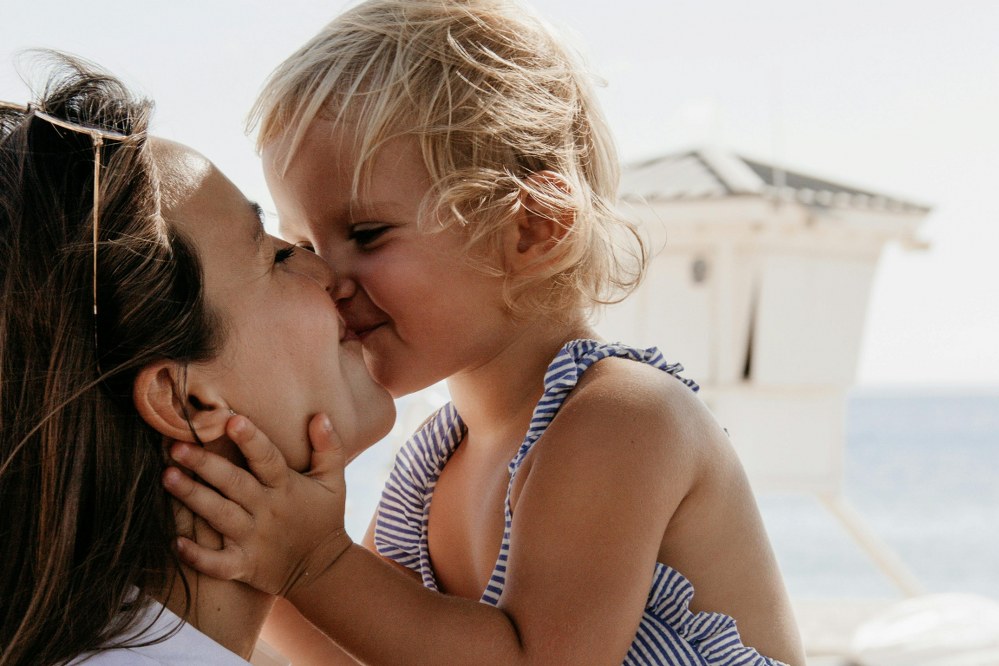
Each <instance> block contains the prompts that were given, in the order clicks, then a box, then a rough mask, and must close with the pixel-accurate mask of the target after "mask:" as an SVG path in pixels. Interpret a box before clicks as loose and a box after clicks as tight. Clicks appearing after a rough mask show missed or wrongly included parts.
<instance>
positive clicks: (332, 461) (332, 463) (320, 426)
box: [309, 414, 347, 485]
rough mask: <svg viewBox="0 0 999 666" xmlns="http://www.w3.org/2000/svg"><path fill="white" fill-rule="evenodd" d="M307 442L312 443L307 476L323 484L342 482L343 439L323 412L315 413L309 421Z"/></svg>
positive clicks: (344, 455) (343, 464)
mask: <svg viewBox="0 0 999 666" xmlns="http://www.w3.org/2000/svg"><path fill="white" fill-rule="evenodd" d="M309 442H310V443H311V444H312V464H311V466H310V470H309V476H311V477H313V478H315V479H316V480H318V481H320V482H321V483H323V485H332V484H336V483H337V481H339V482H340V484H342V483H343V468H344V467H345V466H346V465H347V459H346V454H345V453H344V450H343V440H342V439H340V436H339V435H338V434H337V433H336V431H335V430H333V424H332V423H330V419H329V417H328V416H326V415H325V414H316V415H315V416H313V417H312V420H311V421H309Z"/></svg>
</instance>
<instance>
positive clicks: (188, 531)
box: [156, 440, 274, 659]
mask: <svg viewBox="0 0 999 666" xmlns="http://www.w3.org/2000/svg"><path fill="white" fill-rule="evenodd" d="M205 448H206V449H209V450H211V451H212V452H214V453H217V454H219V455H222V456H224V457H226V458H228V459H230V460H233V461H234V462H240V461H242V457H241V456H240V455H239V450H238V449H237V448H236V446H235V445H234V444H232V443H231V442H228V441H221V440H219V441H215V442H208V443H206V444H205ZM173 511H174V516H175V521H176V528H177V533H178V534H180V535H183V536H186V537H188V538H190V539H193V540H194V541H195V542H197V543H198V544H199V545H201V546H205V547H207V548H222V545H223V544H222V538H221V536H220V535H219V533H218V532H216V531H215V530H214V529H212V527H211V526H209V525H208V524H207V523H206V522H205V521H204V520H202V519H201V518H199V517H197V516H194V514H192V513H191V511H190V510H189V509H187V508H186V507H184V506H182V505H181V504H179V503H178V502H177V501H176V500H174V501H173ZM179 573H180V575H175V576H173V580H174V582H173V586H172V587H171V589H170V590H169V591H167V593H166V595H165V596H164V597H162V598H161V597H156V600H157V601H159V602H160V603H161V604H163V605H164V606H166V607H167V608H168V609H169V610H170V612H172V613H173V614H174V615H176V616H177V617H180V618H182V619H184V620H185V621H186V622H188V623H189V624H190V625H191V626H193V627H194V628H195V629H197V630H198V631H200V632H201V633H203V634H205V635H206V636H208V637H209V638H211V639H212V640H214V641H215V642H216V643H218V644H219V645H221V646H222V647H224V648H226V649H227V650H229V651H230V652H233V653H235V654H237V655H239V656H240V657H243V658H244V659H249V658H250V655H251V654H252V653H253V648H254V646H255V645H256V643H257V636H258V635H259V634H260V629H261V627H263V624H264V620H266V619H267V614H268V613H270V610H271V606H273V605H274V597H273V596H271V595H269V594H266V593H264V592H260V591H258V590H255V589H253V588H252V587H250V586H248V585H245V584H243V583H240V582H238V581H232V580H219V579H217V578H211V577H210V576H206V575H204V574H200V573H198V572H197V571H195V570H193V569H191V568H189V567H186V566H184V565H181V569H180V572H179ZM182 576H183V578H182ZM185 580H186V581H187V589H188V590H189V592H190V605H188V603H187V596H186V593H185V587H184V581H185Z"/></svg>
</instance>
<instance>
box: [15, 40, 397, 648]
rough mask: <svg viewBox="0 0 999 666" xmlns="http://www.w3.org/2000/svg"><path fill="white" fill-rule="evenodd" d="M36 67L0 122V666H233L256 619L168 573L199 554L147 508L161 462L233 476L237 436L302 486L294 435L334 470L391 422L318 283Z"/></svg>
mask: <svg viewBox="0 0 999 666" xmlns="http://www.w3.org/2000/svg"><path fill="white" fill-rule="evenodd" d="M53 57H54V59H55V60H56V61H57V66H56V67H55V68H54V69H53V74H52V76H51V78H50V79H49V81H48V84H47V86H46V87H45V89H44V91H43V93H42V94H41V95H40V96H39V99H38V100H37V102H35V103H33V104H30V105H27V106H20V105H16V104H7V103H0V504H2V506H3V512H2V514H0V543H2V544H3V548H4V552H3V556H2V557H0V599H3V604H2V606H0V665H2V666H13V665H15V664H32V665H44V664H62V663H67V662H69V663H81V662H85V663H88V664H91V663H93V664H118V663H128V664H135V663H178V664H179V663H184V664H192V663H205V664H208V663H211V664H245V663H246V662H245V661H244V660H245V659H246V658H248V657H249V656H250V654H251V652H252V650H253V648H254V644H255V642H256V637H257V634H258V632H259V628H260V625H261V624H262V623H263V620H264V618H265V617H266V615H267V612H268V611H269V609H270V606H271V602H272V598H271V597H270V596H268V595H266V594H262V593H260V592H257V591H255V590H252V589H251V588H249V587H247V586H244V585H242V584H240V583H235V582H229V581H216V580H212V579H208V578H207V577H203V576H200V575H198V574H196V573H195V572H193V571H192V570H190V569H187V568H186V567H184V566H183V565H182V564H181V563H180V562H179V561H178V560H177V558H176V557H175V555H174V552H173V548H172V543H173V540H174V539H175V538H176V537H177V536H178V535H179V534H183V535H187V536H190V537H192V538H193V537H195V536H196V537H197V538H198V539H199V540H201V541H202V542H205V540H206V539H207V540H209V541H210V539H211V534H210V530H208V529H207V528H206V526H205V525H204V523H202V522H201V521H200V520H196V519H194V518H192V517H191V516H190V514H188V513H185V512H183V511H181V510H179V509H178V508H177V506H176V505H175V504H174V503H172V502H171V500H170V499H169V498H168V496H167V495H166V493H165V492H164V491H163V489H162V487H161V485H160V477H161V475H162V474H163V473H164V470H165V469H166V466H167V465H166V455H165V452H164V443H165V442H167V441H170V440H180V441H189V442H196V443H198V444H201V445H203V446H204V447H205V448H206V449H208V450H212V451H215V452H217V453H221V454H223V455H226V456H228V457H230V458H232V459H238V458H239V454H238V451H237V450H236V448H235V446H233V444H232V440H234V439H235V440H239V439H240V438H241V437H244V438H245V437H247V436H248V435H247V431H248V430H249V429H248V428H247V427H246V419H244V418H243V417H242V416H235V415H236V414H240V415H246V416H249V417H250V418H252V419H253V421H254V423H256V424H258V425H260V426H261V427H264V428H269V429H271V430H273V431H276V432H280V431H282V430H283V431H284V436H282V437H281V438H280V441H282V442H288V443H289V444H288V445H286V446H285V447H284V449H283V450H282V454H283V455H284V456H285V458H286V459H287V460H288V462H289V464H290V465H292V466H294V467H297V468H298V469H305V468H306V467H308V465H309V460H310V451H311V449H310V446H309V434H310V432H311V434H312V435H313V438H314V439H315V440H317V441H322V440H323V439H324V433H329V432H331V431H332V430H333V429H334V428H335V430H336V432H337V433H338V434H339V435H340V437H341V438H342V440H343V445H344V454H345V455H346V456H348V457H350V456H352V455H355V454H356V453H357V452H358V451H359V450H361V449H363V448H364V447H366V446H368V445H370V444H371V443H373V442H374V441H376V440H377V439H378V438H379V437H380V436H382V435H383V434H385V432H387V430H388V428H389V427H390V426H391V423H392V418H393V407H392V402H391V399H390V398H389V396H388V394H387V393H386V392H385V391H384V390H383V389H382V388H380V387H379V386H378V385H376V384H375V383H374V382H373V381H372V380H371V378H370V376H369V375H368V373H367V371H366V369H365V367H364V363H363V360H362V358H361V350H360V345H359V344H358V343H357V341H356V340H353V339H351V338H350V337H349V336H345V329H344V326H343V323H342V320H341V319H340V318H339V316H338V314H337V312H336V308H335V305H334V300H333V299H334V297H335V292H336V288H337V286H336V283H335V275H334V273H333V272H332V270H331V269H330V267H329V266H328V265H327V264H326V263H325V262H323V261H322V260H320V259H319V258H318V257H316V256H315V255H312V254H311V253H308V252H304V251H301V252H296V249H295V248H294V247H292V246H289V245H287V244H286V243H283V242H281V241H279V240H277V239H275V238H272V237H270V236H268V235H267V234H266V233H265V232H264V230H263V227H262V224H261V220H260V216H259V207H257V206H256V205H255V204H252V203H251V202H249V201H247V200H246V199H245V198H244V197H243V196H242V194H240V193H239V191H238V190H237V189H236V188H235V187H234V186H233V185H232V183H230V182H229V181H228V180H227V179H226V178H225V176H223V175H222V174H221V173H220V172H219V171H218V170H217V169H216V168H215V167H214V166H213V165H212V164H211V163H210V162H208V160H206V159H205V158H204V157H202V156H201V155H199V154H197V153H195V152H193V151H191V150H190V149H188V148H185V147H183V146H179V145H177V144H173V143H170V142H166V141H162V140H157V139H152V138H150V137H149V136H148V135H147V133H146V132H147V127H148V122H149V114H150V110H151V104H150V103H149V102H147V101H142V100H136V99H134V98H133V97H132V96H131V95H130V94H129V93H128V91H127V90H125V88H124V87H123V86H122V84H121V83H119V82H118V81H117V80H115V79H114V78H112V77H110V76H108V75H107V74H105V73H102V72H100V71H98V70H97V69H96V68H94V67H92V66H90V65H88V64H86V63H83V62H82V61H79V60H76V59H73V58H70V57H67V56H61V55H56V56H53ZM250 378H252V380H253V381H249V379H250ZM322 415H328V417H326V416H322ZM326 439H329V437H328V436H327V437H326Z"/></svg>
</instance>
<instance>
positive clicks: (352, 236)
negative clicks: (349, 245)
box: [347, 224, 391, 247]
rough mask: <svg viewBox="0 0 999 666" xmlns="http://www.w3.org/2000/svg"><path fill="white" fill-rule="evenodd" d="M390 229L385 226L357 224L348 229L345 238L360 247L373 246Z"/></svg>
mask: <svg viewBox="0 0 999 666" xmlns="http://www.w3.org/2000/svg"><path fill="white" fill-rule="evenodd" d="M390 228H391V227H389V226H388V225H386V224H358V225H355V226H353V227H351V229H350V233H349V234H348V236H347V238H348V239H349V240H351V241H353V242H355V243H357V244H358V245H360V246H361V247H365V246H368V245H371V244H373V243H374V242H375V241H377V240H378V239H379V238H381V237H382V235H383V234H385V232H386V231H388V230H389V229H390Z"/></svg>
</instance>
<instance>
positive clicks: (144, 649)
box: [69, 601, 290, 666]
mask: <svg viewBox="0 0 999 666" xmlns="http://www.w3.org/2000/svg"><path fill="white" fill-rule="evenodd" d="M157 614H159V617H156V616H157ZM154 618H155V620H154ZM150 623H152V624H150ZM178 627H179V629H178ZM171 632H173V633H172V635H171ZM161 636H169V638H166V639H164V640H163V641H161V642H159V643H153V644H152V645H143V646H141V647H127V648H115V649H113V650H103V651H98V652H87V653H84V654H81V655H80V656H78V657H76V658H74V659H73V660H72V661H70V662H69V666H76V665H77V664H81V665H85V666H180V665H182V664H183V665H184V666H289V665H290V662H289V661H288V660H286V659H283V658H282V657H280V655H277V654H275V652H274V650H273V648H270V647H269V646H267V645H266V644H264V643H258V644H257V648H256V649H255V650H254V652H253V656H252V657H251V661H246V660H245V659H243V658H242V657H239V656H237V655H236V654H235V653H233V652H230V651H229V650H227V649H225V648H224V647H222V646H221V645H220V644H218V643H216V642H215V641H213V640H212V639H211V638H209V637H208V636H206V635H205V634H203V633H201V632H200V631H198V630H197V629H195V628H194V627H193V626H191V625H190V624H188V623H187V622H184V621H183V620H181V619H180V618H179V617H177V616H176V615H174V614H173V613H171V612H170V611H169V610H168V609H167V608H164V607H163V606H162V605H161V604H160V603H158V602H155V601H153V602H151V603H150V604H149V607H148V608H147V609H146V611H145V613H144V614H143V616H142V619H141V620H139V624H138V631H137V632H136V633H134V634H132V635H131V636H130V637H129V638H128V639H127V640H128V642H129V643H144V642H147V641H149V640H155V639H156V638H159V637H161ZM115 642H119V640H118V639H116V640H115Z"/></svg>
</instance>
